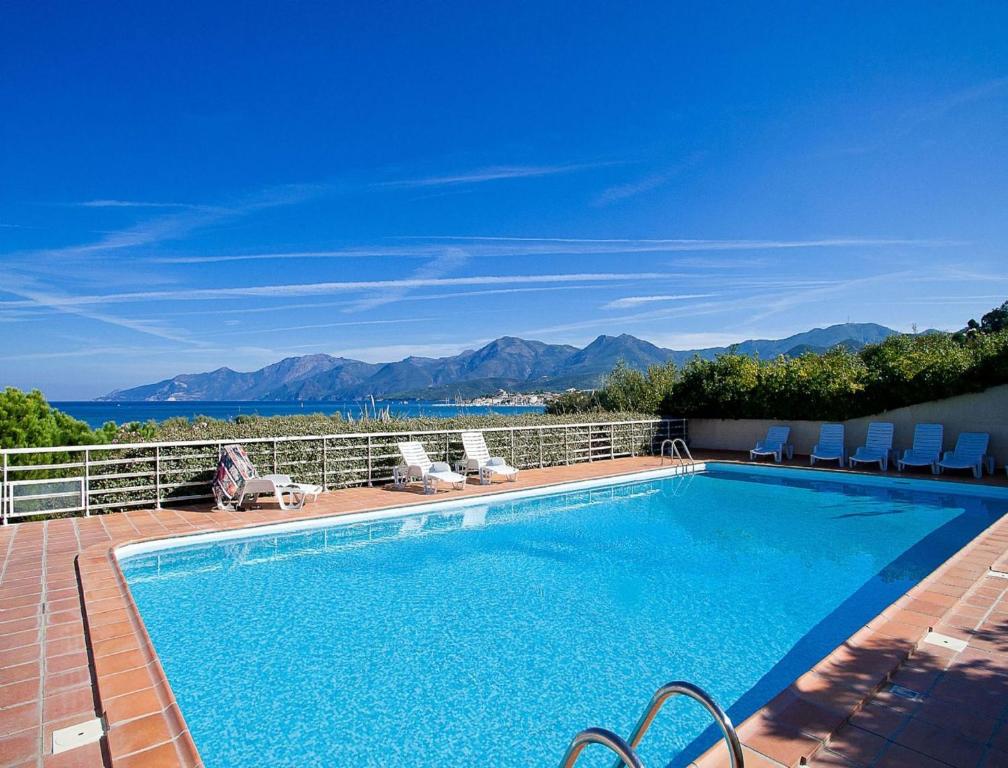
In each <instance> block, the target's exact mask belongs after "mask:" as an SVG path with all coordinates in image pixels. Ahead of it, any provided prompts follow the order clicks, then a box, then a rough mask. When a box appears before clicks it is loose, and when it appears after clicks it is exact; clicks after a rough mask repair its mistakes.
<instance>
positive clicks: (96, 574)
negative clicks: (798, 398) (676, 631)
mask: <svg viewBox="0 0 1008 768" xmlns="http://www.w3.org/2000/svg"><path fill="white" fill-rule="evenodd" d="M708 463H709V464H732V465H735V466H738V467H739V468H740V470H742V471H744V468H751V467H754V466H759V467H761V469H762V470H763V471H765V472H774V471H776V469H777V468H776V467H774V466H767V465H756V464H752V463H749V462H731V461H724V460H713V461H696V462H694V463H693V464H691V465H687V467H688V468H683V467H682V466H681V465H680V467H678V468H672V467H670V466H668V465H666V466H665V467H657V468H655V469H648V470H633V471H625V470H618V471H615V472H612V473H606V474H602V475H599V476H596V477H592V478H590V479H587V480H574V481H572V480H564V481H557V482H547V483H542V484H538V485H535V486H532V487H530V488H527V489H521V490H512V489H508V488H506V487H504V488H501V489H500V490H494V491H488V492H484V493H482V494H480V495H479V496H476V495H473V496H470V497H467V498H461V499H450V500H443V499H438V498H437V497H436V496H435V497H416V498H414V499H413V500H411V501H408V502H405V503H403V504H398V505H394V506H391V507H388V508H383V509H379V510H370V511H368V510H365V511H351V512H345V513H335V514H334V513H326V514H321V515H318V516H310V517H306V518H303V519H301V520H298V521H290V523H287V524H285V523H283V522H282V521H281V522H279V523H278V522H277V521H276V520H250V521H248V522H247V523H244V524H239V525H236V526H233V527H229V528H227V529H225V530H223V531H213V532H207V531H193V532H188V533H184V534H178V533H169V534H165V533H161V534H158V535H152V536H142V535H137V536H132V537H127V538H124V539H123V540H120V541H118V542H103V543H100V544H94V545H91V546H89V547H87V548H85V549H84V550H82V551H81V552H80V553H79V554H78V555H77V557H76V570H77V574H78V580H79V582H80V588H81V595H82V613H83V614H84V621H85V639H86V644H87V650H88V654H89V656H90V659H91V662H92V668H93V676H94V683H95V685H94V688H95V694H96V696H95V698H96V702H97V703H99V705H100V706H99V716H100V717H102V718H103V719H104V721H105V722H104V724H105V727H106V736H107V737H108V736H110V735H111V733H112V731H113V729H115V728H130V727H132V726H133V725H134V724H135V723H139V722H140V721H144V722H143V725H144V727H145V728H146V727H147V726H148V725H150V724H151V723H150V720H149V719H150V718H160V719H161V720H162V721H163V722H162V724H161V725H162V727H161V728H160V729H156V730H157V731H158V732H159V733H161V734H162V735H163V734H165V733H167V734H168V735H169V738H167V739H162V740H161V741H158V742H156V743H153V744H145V745H144V746H143V747H142V748H141V749H137V750H135V751H133V752H126V753H123V754H120V755H118V756H117V752H118V749H117V748H116V746H115V744H113V740H112V739H111V738H109V739H108V741H109V749H108V756H109V763H110V765H111V766H113V768H120V767H122V768H133V766H140V765H145V764H146V762H137V759H141V758H142V759H143V760H145V761H146V760H147V759H148V758H154V757H155V755H154V753H155V752H158V753H159V754H158V755H157V757H158V758H159V759H162V760H169V761H170V758H171V755H170V754H169V752H171V753H174V757H175V762H174V763H173V764H174V765H178V766H185V767H186V768H190V767H192V766H202V765H203V762H202V759H201V758H200V756H199V752H198V750H197V748H196V745H195V743H194V741H193V739H192V735H191V734H190V732H189V729H188V726H187V725H186V723H185V719H184V717H183V715H182V712H181V709H180V708H179V706H178V703H177V701H176V700H175V696H174V693H173V692H172V689H171V685H170V683H169V681H168V679H167V675H166V674H165V672H164V669H163V667H162V665H161V662H160V659H159V658H158V655H157V652H156V650H155V649H154V646H153V643H152V641H151V639H150V636H149V635H148V633H147V629H146V626H145V625H144V622H143V619H142V617H141V615H140V611H139V609H138V607H137V606H136V603H135V601H134V599H133V596H132V593H131V591H130V589H129V585H128V583H127V580H126V577H125V575H124V574H123V572H122V569H121V567H120V563H119V555H118V552H119V551H120V550H125V549H126V548H128V547H130V546H133V545H142V544H144V543H149V542H157V541H164V542H168V541H171V542H179V541H184V540H186V539H191V538H194V537H207V536H209V537H213V536H215V535H216V534H222V533H223V534H233V535H235V536H236V537H239V536H249V535H255V532H256V530H257V529H262V528H267V527H269V528H276V527H278V526H280V527H287V526H288V525H297V524H306V525H304V526H302V527H303V528H310V527H322V526H324V525H331V524H333V522H334V521H337V520H340V519H341V518H349V517H353V516H358V515H372V514H374V515H375V518H374V519H380V518H391V517H402V516H404V514H410V512H411V511H412V510H413V509H415V508H417V507H428V506H433V505H436V506H438V507H440V508H444V507H446V506H447V507H449V508H450V507H451V506H464V505H467V504H470V503H471V502H472V501H473V500H474V499H476V498H479V499H491V500H492V499H493V498H495V497H499V496H502V495H515V496H517V495H519V494H520V495H523V496H524V495H542V494H543V493H549V492H556V491H557V489H558V488H562V487H563V486H579V485H580V486H584V485H586V484H594V485H601V484H605V482H606V481H609V482H611V481H612V480H614V479H619V480H620V481H621V482H622V481H626V482H634V479H635V478H636V477H637V476H641V479H642V480H646V479H651V478H654V477H661V476H665V475H669V476H674V475H676V474H684V473H687V472H688V473H692V472H698V471H702V470H703V469H704V468H705V467H706V465H707V464H708ZM673 469H678V471H671V470H673ZM782 469H783V468H782ZM791 469H797V470H798V471H806V470H805V469H804V468H791ZM817 469H818V468H813V471H816V470H817ZM838 474H839V473H838ZM843 474H845V475H846V474H854V475H855V476H857V477H858V478H861V477H874V475H872V474H870V473H867V472H857V473H847V472H845V473H843ZM910 482H915V481H910ZM919 482H920V483H921V486H920V487H921V488H922V489H924V490H928V489H930V490H932V492H934V491H937V490H939V489H938V488H937V487H936V483H941V485H942V486H946V485H947V486H950V487H954V488H958V487H959V486H960V484H959V483H957V482H942V481H933V480H923V481H919ZM575 489H576V488H575ZM950 490H952V488H950ZM987 490H992V489H991V488H989V487H988V488H987ZM997 495H1000V494H997ZM404 510H406V512H404ZM1006 520H1008V515H1006V516H1004V517H1002V518H1000V519H998V520H996V521H994V522H993V523H992V524H991V525H990V526H988V527H987V528H986V529H984V530H983V531H981V532H980V533H978V534H977V536H975V537H974V538H973V539H971V540H970V541H969V542H968V543H967V544H965V545H964V546H963V547H962V548H960V549H959V550H958V551H956V552H955V553H953V554H952V555H951V556H950V557H949V558H947V559H946V560H945V561H944V562H943V563H942V564H941V565H939V566H938V567H937V568H935V569H934V570H933V571H932V572H931V573H929V574H928V575H927V576H925V577H924V578H923V579H922V580H921V581H920V582H918V583H917V584H916V585H914V586H913V587H911V589H910V590H908V591H907V592H906V593H904V594H903V595H902V596H901V597H899V598H898V599H897V600H895V601H894V602H893V603H891V604H890V605H889V606H888V607H887V608H885V609H884V610H883V611H882V612H881V613H879V614H878V615H877V616H876V617H874V618H873V619H872V620H871V621H869V622H868V623H867V624H865V626H864V627H862V628H861V629H859V630H858V631H857V632H855V633H854V634H852V635H851V636H850V637H849V638H848V639H847V640H845V641H844V642H843V643H841V644H840V645H838V646H837V647H836V648H834V649H833V650H832V651H831V652H830V653H828V654H827V655H826V656H824V657H823V659H821V660H820V661H819V662H818V663H817V664H815V665H814V666H813V667H812V668H811V669H809V670H808V671H807V672H805V673H804V674H803V675H801V676H799V677H798V678H797V679H796V680H795V681H794V682H792V683H791V684H790V685H789V686H788V687H787V688H786V689H785V690H784V691H782V692H781V693H780V694H778V695H777V696H776V697H774V698H773V699H771V700H770V701H769V702H767V704H765V705H764V706H763V707H761V708H760V709H758V710H757V711H756V712H755V713H753V714H752V715H751V716H750V717H748V718H746V720H745V721H743V722H742V723H740V724H739V725H738V731H739V735H740V738H741V739H742V741H743V744H744V746H745V748H746V750H749V751H752V752H754V753H756V754H758V755H760V756H761V757H763V758H764V759H768V760H770V761H772V762H773V763H776V764H778V765H782V766H794V765H798V764H800V763H801V761H805V760H807V759H809V758H811V757H812V756H813V755H815V754H816V753H818V752H819V751H820V750H821V749H823V748H824V747H825V746H827V745H828V744H829V740H830V737H831V736H832V735H833V734H835V733H836V731H837V729H839V728H840V727H841V726H842V725H843V724H844V723H846V722H847V720H848V719H849V718H850V717H851V716H853V715H854V714H856V713H857V712H858V711H859V710H860V709H861V707H863V706H864V704H865V703H866V702H867V701H869V700H870V699H871V697H872V696H873V695H874V694H875V693H877V692H878V691H880V690H881V689H882V688H883V687H884V686H885V685H886V683H887V682H888V680H889V679H890V677H891V676H892V674H893V673H894V672H895V671H896V670H898V669H899V667H900V666H901V665H902V664H903V663H904V662H905V661H906V660H907V659H909V658H910V657H911V656H912V655H913V653H914V651H915V650H916V649H917V647H918V645H919V643H920V641H921V639H922V638H923V637H924V636H925V635H926V634H927V632H928V631H930V629H931V628H932V627H933V626H935V625H937V624H939V623H940V622H941V620H942V618H943V617H944V616H946V615H947V614H949V613H950V612H951V611H952V610H953V609H954V608H955V606H956V605H957V604H958V602H959V601H960V600H962V599H963V598H964V597H965V596H966V595H967V594H968V593H969V592H970V591H971V590H972V589H974V588H975V586H976V582H977V581H978V580H980V579H981V578H982V576H983V571H987V570H989V569H990V566H991V565H992V564H993V562H995V561H996V560H997V558H994V559H993V560H991V561H990V562H989V563H988V565H987V566H986V567H985V568H984V569H983V571H981V572H980V573H978V574H977V575H976V576H975V577H972V578H971V584H970V586H967V587H962V588H961V594H960V595H959V596H958V597H957V598H956V602H954V603H953V604H952V605H951V606H942V605H939V604H936V603H931V602H929V601H927V600H922V599H921V598H922V597H924V596H927V595H928V588H929V587H930V586H932V585H934V583H935V582H936V581H938V580H939V579H940V578H941V577H942V576H943V575H944V574H945V573H946V572H947V571H948V570H950V569H951V568H953V567H955V566H956V565H957V564H959V563H960V562H961V561H963V560H964V559H966V558H967V557H969V556H970V555H971V554H972V553H973V552H974V550H975V549H976V548H977V547H979V546H981V545H982V544H983V543H984V541H985V540H986V539H987V538H988V536H990V535H991V533H992V532H994V530H995V529H996V528H998V527H1002V528H1003V527H1005V525H1008V523H1006ZM353 522H355V520H351V519H348V520H346V524H353ZM171 546H180V545H179V544H178V543H172V544H168V545H166V546H165V547H160V548H169V547H171ZM182 546H184V544H183V545H182ZM137 554H139V553H137ZM128 556H129V555H126V557H128ZM112 586H114V587H115V589H116V591H117V592H118V596H119V598H120V599H121V600H123V601H124V602H125V607H124V608H123V609H120V611H124V612H125V614H126V620H127V621H128V622H129V624H130V629H131V633H130V634H131V636H132V639H133V640H134V641H136V650H138V651H139V652H140V653H141V654H142V656H143V657H144V658H145V660H146V661H145V663H144V669H146V673H147V675H148V676H149V677H150V679H151V682H152V685H150V686H148V687H149V688H152V689H153V690H154V692H155V695H157V696H158V698H159V701H160V704H161V708H160V710H159V711H158V712H156V713H151V714H148V715H143V716H141V717H137V718H122V719H121V720H120V721H118V722H116V721H114V719H112V718H110V715H109V711H108V705H109V704H110V703H111V700H112V699H116V698H125V697H126V696H132V695H133V694H134V693H141V692H142V691H143V690H145V689H138V690H137V691H135V692H119V693H113V692H114V691H118V690H119V689H118V687H109V686H108V684H106V685H103V683H102V678H103V677H104V678H106V681H108V680H109V679H110V678H112V677H113V676H115V675H119V676H120V679H121V676H123V675H127V674H132V673H134V672H137V671H138V669H131V670H128V671H125V672H116V671H112V670H113V669H114V667H108V668H106V670H105V671H103V670H102V669H101V667H103V666H107V665H106V664H104V663H103V662H102V659H104V658H106V657H107V656H116V655H119V653H127V652H129V651H127V652H118V653H113V654H98V653H97V650H98V649H97V646H98V645H99V644H101V643H102V642H103V640H102V639H101V638H100V637H97V636H96V635H97V634H102V633H100V632H98V633H96V634H95V635H93V634H92V633H93V631H94V630H100V629H101V627H103V626H108V622H105V621H103V622H102V623H99V624H93V623H92V621H91V619H92V611H91V607H93V606H94V604H95V603H96V602H97V601H99V600H103V599H108V598H109V597H111V596H110V595H108V593H107V592H103V591H102V590H107V589H109V588H110V587H112ZM89 600H90V602H91V604H92V605H91V606H89V605H88V602H89ZM942 602H944V600H943V601H942ZM911 603H913V605H911ZM103 607H104V606H103ZM105 613H107V612H106V611H97V612H95V614H94V616H95V617H98V616H101V615H102V614H105ZM906 613H910V614H912V615H911V616H907V615H906ZM914 622H916V624H915V623H914ZM921 622H923V623H921ZM907 627H915V628H916V631H914V632H911V633H910V634H911V635H915V636H916V637H915V638H913V639H911V638H910V637H908V636H907V634H908V630H907ZM886 630H888V633H887V631H886ZM880 638H885V642H886V643H887V644H889V645H890V646H892V645H897V646H899V647H900V650H899V651H890V653H891V655H892V657H893V663H892V664H891V666H890V667H889V668H888V669H884V670H881V672H880V671H879V670H874V671H873V672H872V673H871V675H870V676H869V679H870V680H872V682H870V683H869V682H868V681H865V682H864V683H862V685H861V686H859V688H858V689H855V688H851V689H849V690H848V691H843V693H845V694H847V693H850V692H852V691H853V692H855V693H857V694H858V695H857V697H856V699H854V700H852V703H851V704H848V705H840V706H839V707H838V706H836V705H835V704H834V703H833V702H831V701H830V693H832V692H831V691H827V693H826V694H823V693H822V691H821V689H816V688H815V687H814V684H815V683H816V682H818V680H817V678H818V673H817V670H820V671H822V670H823V669H824V665H829V664H831V662H830V660H831V659H833V658H834V657H835V656H838V655H839V656H841V657H842V656H843V655H844V654H845V653H848V652H850V651H851V650H854V651H856V650H857V649H859V648H868V649H871V648H872V647H873V645H877V644H878V643H879V640H880ZM832 663H833V664H836V663H841V659H835V660H834V661H833V662H832ZM842 663H844V664H847V665H849V660H848V661H847V662H842ZM803 686H804V689H803ZM106 693H109V694H112V695H109V696H106ZM792 708H804V711H805V713H806V714H807V715H809V717H807V718H806V720H807V721H808V722H806V724H805V725H800V724H799V725H795V724H794V723H793V722H790V721H789V718H790V717H791V716H793V715H794V709H792ZM789 709H791V712H790V713H789V712H788V710H789ZM817 718H818V721H819V723H820V725H818V726H816V725H815V723H816V721H817ZM809 722H811V723H812V725H809V724H808V723H809ZM822 723H829V724H830V725H829V727H826V726H824V725H822ZM775 724H776V727H777V729H778V730H779V731H780V733H781V734H784V735H785V737H783V738H776V739H775V738H773V736H770V737H768V736H767V733H766V731H767V728H768V727H774V726H775ZM768 739H769V740H768ZM127 743H128V742H127ZM166 764H170V763H166ZM726 764H727V762H726V760H725V759H724V754H723V742H719V743H718V744H715V745H714V746H713V747H711V748H710V749H709V750H707V751H706V752H705V753H704V754H703V755H701V756H700V757H699V758H697V759H696V760H695V761H694V763H692V765H693V766H696V768H713V766H721V765H726Z"/></svg>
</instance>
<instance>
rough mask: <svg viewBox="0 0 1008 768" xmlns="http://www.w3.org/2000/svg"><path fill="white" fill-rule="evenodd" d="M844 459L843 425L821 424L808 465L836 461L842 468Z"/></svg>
mask: <svg viewBox="0 0 1008 768" xmlns="http://www.w3.org/2000/svg"><path fill="white" fill-rule="evenodd" d="M846 458H847V456H846V450H845V449H844V425H843V424H823V425H822V426H821V427H819V442H818V443H816V444H815V446H814V447H813V448H812V453H811V454H810V455H809V465H814V464H815V463H816V462H817V461H837V462H839V463H840V466H841V467H842V466H843V465H844V459H846Z"/></svg>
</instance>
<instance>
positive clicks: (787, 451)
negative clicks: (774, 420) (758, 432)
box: [749, 426, 794, 464]
mask: <svg viewBox="0 0 1008 768" xmlns="http://www.w3.org/2000/svg"><path fill="white" fill-rule="evenodd" d="M789 437H791V427H783V426H776V427H770V429H768V430H767V433H766V440H758V441H757V442H756V447H755V448H753V449H752V450H751V451H749V458H750V459H755V458H758V457H759V456H773V457H774V461H776V462H777V463H778V464H780V463H781V459H782V458H783V457H784V456H785V455H786V456H787V457H788V458H789V459H790V458H793V457H794V446H793V445H791V443H789V442H788V438H789Z"/></svg>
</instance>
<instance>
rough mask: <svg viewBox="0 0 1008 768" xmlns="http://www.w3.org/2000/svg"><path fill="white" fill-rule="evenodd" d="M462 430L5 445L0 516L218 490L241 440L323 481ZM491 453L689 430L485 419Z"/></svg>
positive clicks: (453, 441)
mask: <svg viewBox="0 0 1008 768" xmlns="http://www.w3.org/2000/svg"><path fill="white" fill-rule="evenodd" d="M465 431H467V430H464V429H445V430H437V429H434V430H422V431H412V432H407V431H402V432H370V433H368V432H360V433H347V434H332V435H317V436H314V435H313V436H293V437H259V438H249V439H247V440H237V439H227V440H196V441H184V442H163V443H129V444H108V445H84V446H54V447H46V448H7V449H0V466H2V476H0V520H2V522H3V523H4V524H6V523H8V522H15V521H18V520H22V519H25V518H37V517H46V516H54V515H58V516H69V515H80V514H83V515H92V514H100V513H105V512H112V511H118V510H125V509H131V508H152V507H153V508H160V507H161V506H162V505H165V504H185V503H187V502H196V501H205V500H209V499H212V498H213V496H212V494H211V492H210V483H211V481H212V480H213V475H214V471H215V469H216V467H217V460H218V458H219V456H220V451H221V448H222V446H224V445H229V444H231V443H240V444H242V445H243V446H245V449H246V451H247V452H248V454H249V458H251V459H252V461H253V462H254V463H255V465H256V467H257V468H258V470H259V472H260V473H262V474H270V473H274V474H275V473H283V474H288V475H291V476H293V477H294V478H295V479H297V480H299V481H302V482H311V483H318V484H320V485H322V486H324V487H325V488H326V489H327V490H331V489H335V488H345V487H349V486H355V485H373V484H375V483H385V482H389V481H391V480H392V469H393V467H395V466H396V465H397V464H399V463H400V458H399V452H398V450H397V448H396V443H397V442H400V441H403V440H419V441H420V442H422V443H423V444H424V447H425V448H426V449H427V451H428V453H429V454H430V456H431V458H432V459H434V460H444V461H449V462H454V461H455V460H456V459H459V458H461V457H462V455H463V453H464V450H463V448H462V440H461V434H462V432H465ZM481 431H482V432H483V434H484V436H485V437H486V441H487V446H488V447H489V448H490V452H491V454H493V455H500V456H504V457H505V458H507V459H508V460H509V461H510V462H511V464H512V465H513V466H515V467H518V468H519V469H525V468H531V467H551V466H560V465H564V464H576V463H579V462H591V461H600V460H604V459H615V458H617V457H622V456H636V455H641V454H656V453H657V452H658V446H659V445H660V444H661V442H662V440H667V439H671V438H676V437H681V438H684V439H685V438H686V437H687V424H686V420H685V419H642V420H634V421H599V422H585V423H578V424H543V425H538V426H515V427H488V428H485V429H482V430H481Z"/></svg>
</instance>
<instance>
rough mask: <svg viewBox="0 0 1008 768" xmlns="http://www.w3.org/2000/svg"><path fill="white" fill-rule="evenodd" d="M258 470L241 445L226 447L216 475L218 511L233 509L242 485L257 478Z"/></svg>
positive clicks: (214, 493) (214, 487)
mask: <svg viewBox="0 0 1008 768" xmlns="http://www.w3.org/2000/svg"><path fill="white" fill-rule="evenodd" d="M256 476H257V473H256V469H255V466H254V465H253V464H252V462H251V460H250V459H249V457H248V454H247V453H245V449H244V448H242V447H241V446H240V445H225V446H224V447H223V448H222V449H221V457H220V461H218V462H217V472H216V474H215V475H214V481H213V495H214V499H216V501H217V508H218V509H233V508H234V500H235V498H237V496H238V492H239V491H240V490H241V486H242V483H244V482H245V481H246V480H251V479H252V478H253V477H256Z"/></svg>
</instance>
